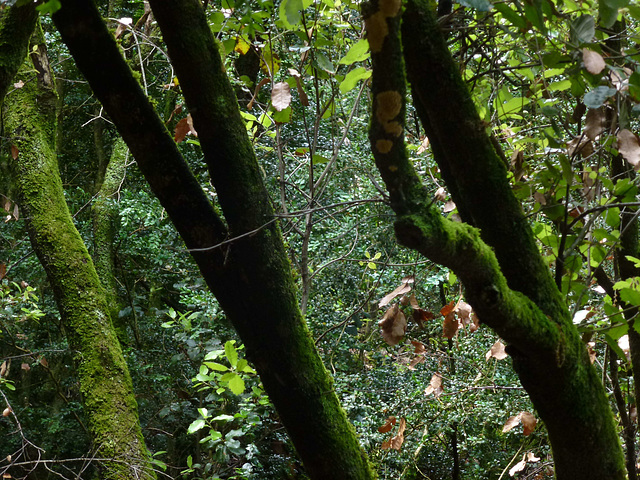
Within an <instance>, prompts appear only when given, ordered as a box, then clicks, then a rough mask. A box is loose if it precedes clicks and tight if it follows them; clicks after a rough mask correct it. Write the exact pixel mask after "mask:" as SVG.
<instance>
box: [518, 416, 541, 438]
mask: <svg viewBox="0 0 640 480" xmlns="http://www.w3.org/2000/svg"><path fill="white" fill-rule="evenodd" d="M520 421H521V422H522V429H523V433H524V436H525V437H527V436H529V435H531V433H532V432H533V431H534V430H535V428H536V424H537V423H538V421H537V420H536V417H534V416H533V413H529V412H520Z"/></svg>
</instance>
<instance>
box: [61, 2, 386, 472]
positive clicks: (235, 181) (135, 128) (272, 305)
mask: <svg viewBox="0 0 640 480" xmlns="http://www.w3.org/2000/svg"><path fill="white" fill-rule="evenodd" d="M152 6H153V7H154V15H155V17H156V18H157V20H158V23H159V25H160V27H161V29H162V32H163V35H164V37H165V41H166V42H167V44H168V46H169V52H170V54H171V56H172V62H173V64H174V67H175V69H176V72H177V74H178V77H179V79H180V85H181V88H182V90H183V92H184V93H185V97H186V100H187V105H188V107H189V111H190V113H191V114H192V116H193V118H194V123H195V127H196V129H197V130H198V134H199V138H200V142H201V144H202V146H203V151H204V153H205V160H206V162H207V165H208V166H209V169H210V171H211V176H212V180H213V182H214V185H215V188H216V191H217V193H218V197H219V199H220V205H221V206H222V209H223V212H224V215H225V221H226V222H227V224H228V225H229V228H230V230H231V233H232V234H233V235H238V234H242V233H246V232H254V233H252V234H251V235H246V236H244V237H242V238H241V239H238V240H236V241H233V242H231V243H228V244H226V245H225V246H224V248H212V249H202V248H201V249H199V250H194V248H198V247H211V246H214V245H216V244H217V243H219V242H220V241H221V240H223V239H224V235H226V231H225V230H224V229H223V228H222V222H221V220H220V219H219V218H218V217H217V216H215V214H213V209H212V207H211V206H210V205H209V204H208V203H206V204H205V203H203V202H202V201H200V200H199V199H202V198H204V199H205V201H206V197H205V195H204V193H203V191H202V189H201V188H200V187H199V186H198V185H197V182H196V181H195V179H193V177H192V176H191V174H190V173H188V171H187V170H186V169H185V167H183V165H184V161H183V160H182V158H181V157H180V155H179V153H178V152H177V149H176V147H175V144H174V142H173V140H172V139H171V138H170V137H169V136H168V135H167V133H166V130H165V129H164V127H163V126H162V127H161V128H160V127H159V126H158V125H160V126H161V125H162V124H161V122H160V120H159V119H158V117H157V115H156V114H155V112H153V109H152V108H151V106H150V104H149V102H148V101H147V99H146V97H145V95H144V93H143V92H142V90H141V89H140V88H139V86H138V85H137V83H136V82H135V80H134V79H133V76H132V75H131V72H130V71H129V68H128V67H127V66H126V64H125V63H124V60H123V59H122V58H121V57H120V54H119V52H118V49H117V46H116V43H115V41H114V40H113V38H112V37H111V36H110V35H109V33H108V31H107V29H106V27H105V26H104V24H103V23H102V21H101V19H100V15H99V13H98V11H97V10H96V9H95V7H94V6H93V4H92V3H91V2H89V1H83V0H63V1H62V9H61V10H59V11H58V12H56V14H54V22H55V24H56V26H57V27H58V29H59V31H60V33H61V35H62V38H63V40H64V41H65V43H66V44H67V46H68V47H69V50H70V51H71V53H72V55H73V57H74V59H75V60H76V63H77V65H78V67H79V68H80V70H81V71H82V73H83V74H84V76H85V77H86V78H87V80H88V81H89V84H90V85H91V87H92V89H93V91H94V93H95V94H96V96H97V97H98V98H99V100H100V101H101V102H102V104H103V105H104V107H105V110H106V111H107V113H108V114H109V116H110V117H111V119H112V120H113V121H114V123H115V125H116V127H117V128H118V130H119V132H120V134H121V135H122V137H123V138H124V139H125V141H126V142H127V145H128V146H129V148H130V150H131V152H132V153H133V155H134V157H135V158H136V160H137V162H138V164H139V166H140V168H141V170H142V172H143V174H144V175H145V178H146V179H147V180H148V181H149V183H150V184H151V187H152V189H153V191H154V193H155V194H156V195H157V196H158V198H159V200H160V202H161V203H162V204H163V206H165V208H166V209H167V212H168V214H169V216H170V218H171V220H172V221H173V223H174V224H175V226H176V228H177V229H178V231H179V232H180V235H181V236H182V237H183V238H184V239H185V242H186V243H187V246H189V247H190V248H191V249H192V254H193V257H194V259H195V260H196V262H197V263H198V266H199V268H200V271H201V272H202V274H203V276H204V278H205V280H206V281H207V284H208V285H209V287H210V288H211V290H212V292H213V293H214V294H215V295H216V297H217V298H218V300H219V302H220V304H221V306H222V308H223V309H224V311H225V313H226V314H227V315H228V317H229V318H230V319H231V321H232V322H233V324H234V326H235V328H236V329H237V331H238V333H239V334H240V337H241V339H242V341H243V342H244V344H245V345H246V351H247V355H248V357H249V358H250V359H251V360H252V361H253V363H254V364H255V366H256V369H257V370H258V373H259V374H260V377H261V379H262V381H263V383H264V385H265V388H266V391H267V393H268V394H269V396H270V398H271V400H272V401H273V403H274V405H275V407H276V409H277V410H278V413H279V415H280V418H281V420H282V423H283V424H284V426H285V427H286V429H287V431H288V433H289V434H290V436H291V438H292V440H293V443H294V445H295V447H296V449H297V451H298V453H299V454H300V456H301V457H302V460H303V462H304V466H305V468H306V470H307V472H308V474H309V475H310V477H312V478H318V479H323V480H325V479H344V478H350V479H369V478H373V477H374V474H373V472H372V470H371V468H370V466H369V463H368V460H367V458H366V455H365V454H364V453H363V451H362V449H361V448H360V446H359V444H358V440H357V438H356V436H355V432H354V430H353V428H352V426H351V425H350V424H349V422H348V420H347V418H346V415H345V413H344V411H343V410H342V409H341V407H340V405H339V402H338V399H337V396H336V394H335V392H334V389H333V385H332V381H331V378H330V376H329V375H328V373H327V371H326V370H325V368H324V366H323V365H322V362H321V360H320V357H319V355H318V353H317V351H316V350H315V347H314V344H313V340H312V338H311V335H310V334H309V331H308V329H307V327H306V324H305V323H304V320H303V318H302V315H301V313H300V310H299V308H298V304H297V298H296V291H295V285H294V283H293V279H292V275H291V266H290V264H289V261H288V258H287V256H286V253H285V250H284V245H283V242H282V239H281V236H280V232H279V230H278V228H277V227H276V225H275V223H274V222H273V211H272V209H271V206H270V200H269V198H268V195H267V194H266V191H265V188H264V185H263V184H262V177H261V174H260V170H259V168H258V165H257V162H256V159H255V155H254V153H253V151H252V149H251V146H250V142H249V140H248V138H247V134H246V129H245V126H244V124H243V123H242V120H241V118H240V114H239V111H238V106H237V102H236V99H235V95H234V94H233V90H232V89H231V87H230V85H229V83H228V80H227V78H226V76H225V75H224V73H223V71H222V64H221V60H220V56H219V53H218V50H217V46H216V44H215V41H214V39H213V37H212V35H211V31H210V29H209V26H208V24H207V22H206V19H205V16H204V12H203V11H202V7H201V6H200V4H199V2H198V1H197V0H191V1H176V2H153V3H152ZM96 51H99V52H101V55H100V56H99V57H96V55H95V52H96ZM131 117H134V120H133V121H132V120H131ZM166 139H168V140H166ZM169 143H170V144H171V145H169ZM179 202H180V205H181V206H180V207H179V208H176V206H177V204H178V203H179ZM187 206H188V208H184V207H187ZM185 217H186V218H185ZM196 219H197V220H198V221H195V220H196ZM192 220H194V221H192ZM198 232H204V234H202V235H198V234H197V233H198ZM221 236H222V238H221Z"/></svg>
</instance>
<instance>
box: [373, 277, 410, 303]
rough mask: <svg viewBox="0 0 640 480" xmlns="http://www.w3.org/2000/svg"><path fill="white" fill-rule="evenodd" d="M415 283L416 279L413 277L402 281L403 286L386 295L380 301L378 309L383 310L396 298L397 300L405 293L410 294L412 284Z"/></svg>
mask: <svg viewBox="0 0 640 480" xmlns="http://www.w3.org/2000/svg"><path fill="white" fill-rule="evenodd" d="M413 282H414V278H413V277H412V276H409V277H405V278H403V279H402V284H401V285H400V286H399V287H397V288H396V289H395V290H394V291H393V292H391V293H390V294H388V295H385V296H384V297H383V298H382V300H380V303H378V308H382V307H384V306H385V305H387V304H388V303H389V302H390V301H391V300H393V299H394V298H396V297H397V296H399V295H404V294H405V293H408V292H410V291H411V285H410V284H411V283H413Z"/></svg>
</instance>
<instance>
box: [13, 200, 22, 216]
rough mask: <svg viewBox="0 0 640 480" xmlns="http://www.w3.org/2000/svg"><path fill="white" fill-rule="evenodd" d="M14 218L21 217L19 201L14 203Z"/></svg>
mask: <svg viewBox="0 0 640 480" xmlns="http://www.w3.org/2000/svg"><path fill="white" fill-rule="evenodd" d="M13 218H15V219H16V220H19V219H20V209H19V208H18V204H17V203H15V204H14V205H13Z"/></svg>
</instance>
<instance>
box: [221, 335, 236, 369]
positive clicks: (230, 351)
mask: <svg viewBox="0 0 640 480" xmlns="http://www.w3.org/2000/svg"><path fill="white" fill-rule="evenodd" d="M233 344H234V341H233V340H229V341H228V342H227V343H225V344H224V354H225V355H226V357H227V360H229V363H230V364H231V366H232V367H235V366H236V364H237V363H238V351H237V350H236V347H234V345H233Z"/></svg>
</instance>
